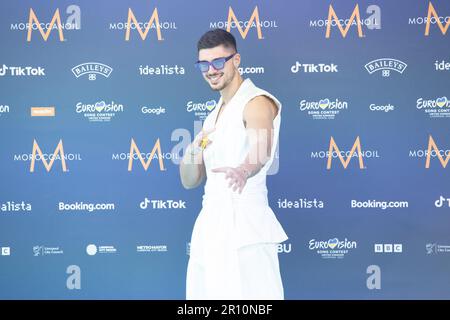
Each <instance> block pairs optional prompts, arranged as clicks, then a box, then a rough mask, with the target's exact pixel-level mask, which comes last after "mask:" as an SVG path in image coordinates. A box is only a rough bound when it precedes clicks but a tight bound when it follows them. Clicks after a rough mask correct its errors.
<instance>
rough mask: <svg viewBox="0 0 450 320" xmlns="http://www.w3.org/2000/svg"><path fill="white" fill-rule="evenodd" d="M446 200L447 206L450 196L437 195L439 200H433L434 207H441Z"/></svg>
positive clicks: (449, 203)
mask: <svg viewBox="0 0 450 320" xmlns="http://www.w3.org/2000/svg"><path fill="white" fill-rule="evenodd" d="M445 202H447V206H448V207H450V198H444V197H443V196H440V197H439V200H436V201H435V202H434V205H435V206H436V208H442V206H443V205H444V204H445Z"/></svg>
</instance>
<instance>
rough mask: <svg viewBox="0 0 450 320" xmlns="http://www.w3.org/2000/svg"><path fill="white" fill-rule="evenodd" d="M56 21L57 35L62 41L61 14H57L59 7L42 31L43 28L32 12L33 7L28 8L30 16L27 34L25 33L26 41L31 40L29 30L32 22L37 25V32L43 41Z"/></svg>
mask: <svg viewBox="0 0 450 320" xmlns="http://www.w3.org/2000/svg"><path fill="white" fill-rule="evenodd" d="M56 22H58V24H57V25H56V29H57V30H58V35H59V41H64V34H63V30H62V23H61V16H60V14H59V9H56V11H55V14H54V15H53V18H52V21H51V22H50V25H49V27H48V28H47V32H44V29H43V28H42V26H41V24H40V22H39V20H38V18H37V16H36V14H35V13H34V11H33V9H32V8H30V16H29V19H28V24H29V28H28V34H27V41H31V32H32V31H33V28H32V25H33V23H34V24H35V25H36V26H37V28H38V30H39V32H40V33H41V35H42V38H44V41H47V39H48V37H49V36H50V32H51V31H52V29H53V28H54V26H55V24H56Z"/></svg>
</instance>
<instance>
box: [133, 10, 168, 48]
mask: <svg viewBox="0 0 450 320" xmlns="http://www.w3.org/2000/svg"><path fill="white" fill-rule="evenodd" d="M131 22H133V24H134V26H135V28H136V30H137V31H138V32H139V35H140V36H141V38H142V40H145V38H147V34H148V31H149V30H150V27H151V26H152V25H153V24H154V25H155V26H156V35H157V37H158V40H159V41H161V40H162V36H161V28H160V25H159V16H158V8H155V10H153V13H152V16H151V17H150V20H149V21H148V23H146V24H145V25H144V30H145V31H142V28H141V25H140V24H139V22H138V21H137V20H136V17H135V15H134V13H133V10H131V8H128V20H127V27H126V29H127V31H126V33H125V40H126V41H130V32H131V25H132V23H131Z"/></svg>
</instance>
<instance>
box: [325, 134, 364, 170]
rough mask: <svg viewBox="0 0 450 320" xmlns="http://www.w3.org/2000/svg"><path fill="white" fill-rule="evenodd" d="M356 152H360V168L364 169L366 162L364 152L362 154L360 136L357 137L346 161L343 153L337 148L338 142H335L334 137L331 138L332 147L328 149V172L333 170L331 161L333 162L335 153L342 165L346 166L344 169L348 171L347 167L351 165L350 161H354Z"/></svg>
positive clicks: (358, 154)
mask: <svg viewBox="0 0 450 320" xmlns="http://www.w3.org/2000/svg"><path fill="white" fill-rule="evenodd" d="M355 150H358V153H357V156H358V160H359V168H360V169H364V161H363V157H362V152H361V141H360V140H359V136H358V137H356V140H355V143H354V144H353V147H352V149H351V150H350V154H348V155H347V160H344V157H343V156H342V153H341V151H340V150H339V147H338V146H337V144H336V142H335V141H334V138H333V136H331V139H330V147H329V149H328V162H327V169H328V170H329V169H331V161H332V160H333V152H335V153H336V155H337V156H338V157H339V160H340V161H341V163H342V165H343V166H344V169H347V166H348V164H349V163H350V160H351V159H352V155H353V154H355Z"/></svg>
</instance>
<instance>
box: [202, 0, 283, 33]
mask: <svg viewBox="0 0 450 320" xmlns="http://www.w3.org/2000/svg"><path fill="white" fill-rule="evenodd" d="M243 14H244V13H242V12H239V17H242V15H243ZM209 28H210V29H226V30H227V31H228V32H230V31H231V29H237V30H238V31H239V33H240V35H241V37H242V39H245V38H246V37H247V35H248V33H249V31H250V29H252V28H253V29H256V33H257V37H258V39H260V40H261V39H264V36H263V34H262V29H263V28H264V29H274V28H278V25H277V21H275V20H261V19H260V16H259V9H258V6H255V8H254V9H253V12H252V13H251V15H250V18H249V19H248V20H239V19H238V17H237V15H236V13H235V11H234V10H233V8H232V7H231V6H230V7H228V18H227V21H223V20H218V21H211V22H210V23H209Z"/></svg>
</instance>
